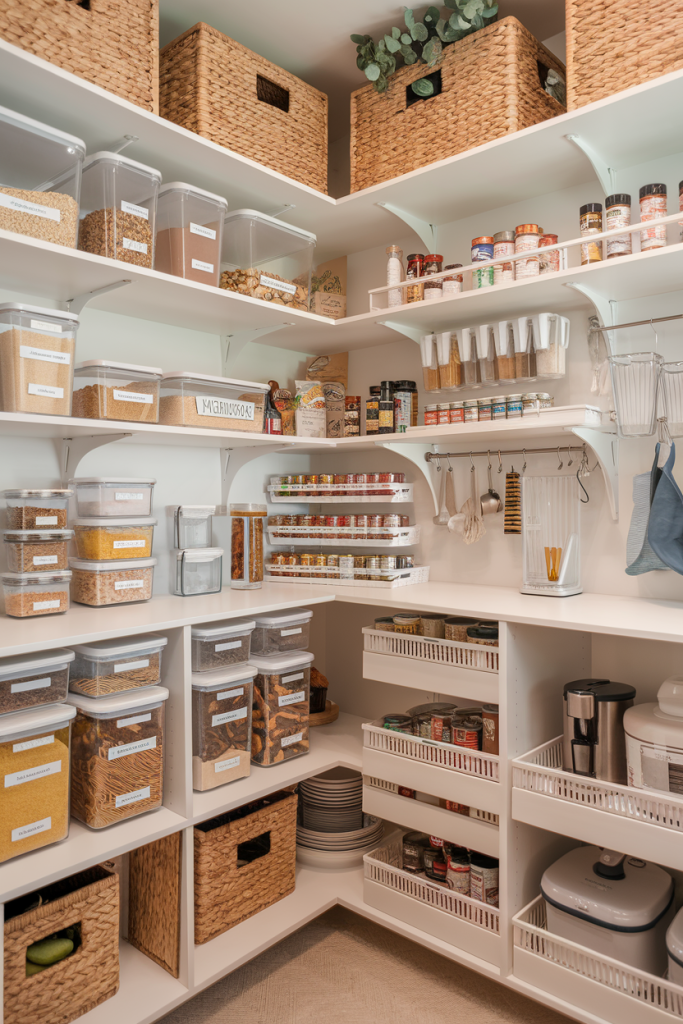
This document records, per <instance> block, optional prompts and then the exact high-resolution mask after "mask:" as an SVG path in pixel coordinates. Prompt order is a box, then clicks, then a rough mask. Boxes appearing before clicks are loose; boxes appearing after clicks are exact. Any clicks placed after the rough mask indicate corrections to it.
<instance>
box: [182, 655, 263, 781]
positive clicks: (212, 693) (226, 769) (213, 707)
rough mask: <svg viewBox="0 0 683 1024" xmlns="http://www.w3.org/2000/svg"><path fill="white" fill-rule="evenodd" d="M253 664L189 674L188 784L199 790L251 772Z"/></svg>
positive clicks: (240, 777)
mask: <svg viewBox="0 0 683 1024" xmlns="http://www.w3.org/2000/svg"><path fill="white" fill-rule="evenodd" d="M255 675H256V669H255V668H254V666H253V665H238V666H236V667H235V668H228V669H225V668H223V669H217V670H216V671H215V672H200V673H197V674H196V675H193V676H192V787H193V789H196V790H199V791H200V792H203V791H204V790H206V789H214V788H215V787H216V786H222V785H223V784H224V783H226V782H233V781H234V780H235V779H242V778H245V777H246V776H247V775H249V773H250V771H251V706H252V700H253V694H252V688H253V679H254V676H255Z"/></svg>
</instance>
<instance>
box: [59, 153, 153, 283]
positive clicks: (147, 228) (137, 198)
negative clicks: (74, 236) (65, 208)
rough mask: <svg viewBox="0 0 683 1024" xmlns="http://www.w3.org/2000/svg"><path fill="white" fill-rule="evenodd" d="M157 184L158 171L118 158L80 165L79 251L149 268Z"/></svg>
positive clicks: (104, 156) (99, 156) (106, 156)
mask: <svg viewBox="0 0 683 1024" xmlns="http://www.w3.org/2000/svg"><path fill="white" fill-rule="evenodd" d="M160 181H161V174H160V172H159V171H157V170H155V169H154V168H153V167H147V165H146V164H140V163H138V162H137V160H131V159H129V157H127V156H122V155H121V153H107V152H99V153H93V155H92V156H89V157H88V158H87V160H86V161H85V162H84V164H83V180H82V186H81V221H80V224H79V228H78V248H79V249H81V250H82V251H83V252H91V253H94V254H95V255H96V256H108V257H109V259H112V260H122V261H123V262H124V263H133V264H135V266H136V267H150V268H151V267H152V266H153V265H154V230H155V217H156V207H157V192H158V190H159V183H160Z"/></svg>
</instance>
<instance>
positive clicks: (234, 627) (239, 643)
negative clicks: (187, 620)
mask: <svg viewBox="0 0 683 1024" xmlns="http://www.w3.org/2000/svg"><path fill="white" fill-rule="evenodd" d="M255 627H256V623H255V622H253V621H252V622H215V623H213V624H212V625H208V624H207V625H205V626H193V627H192V671H193V672H212V671H218V670H223V671H225V670H226V669H229V668H230V667H231V666H233V665H240V664H242V663H243V662H246V661H249V653H250V647H251V634H252V633H253V632H254V629H255Z"/></svg>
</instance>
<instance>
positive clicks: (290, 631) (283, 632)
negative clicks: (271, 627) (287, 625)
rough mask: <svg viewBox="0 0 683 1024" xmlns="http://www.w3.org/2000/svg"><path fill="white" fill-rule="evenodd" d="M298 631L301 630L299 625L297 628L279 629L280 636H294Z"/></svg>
mask: <svg viewBox="0 0 683 1024" xmlns="http://www.w3.org/2000/svg"><path fill="white" fill-rule="evenodd" d="M300 632H301V626H299V627H298V628H297V629H281V630H280V636H294V634H295V633H300Z"/></svg>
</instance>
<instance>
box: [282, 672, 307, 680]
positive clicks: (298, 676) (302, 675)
mask: <svg viewBox="0 0 683 1024" xmlns="http://www.w3.org/2000/svg"><path fill="white" fill-rule="evenodd" d="M303 677H304V674H303V672H295V674H294V675H293V676H283V677H282V682H283V683H295V682H296V681H297V679H303Z"/></svg>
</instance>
